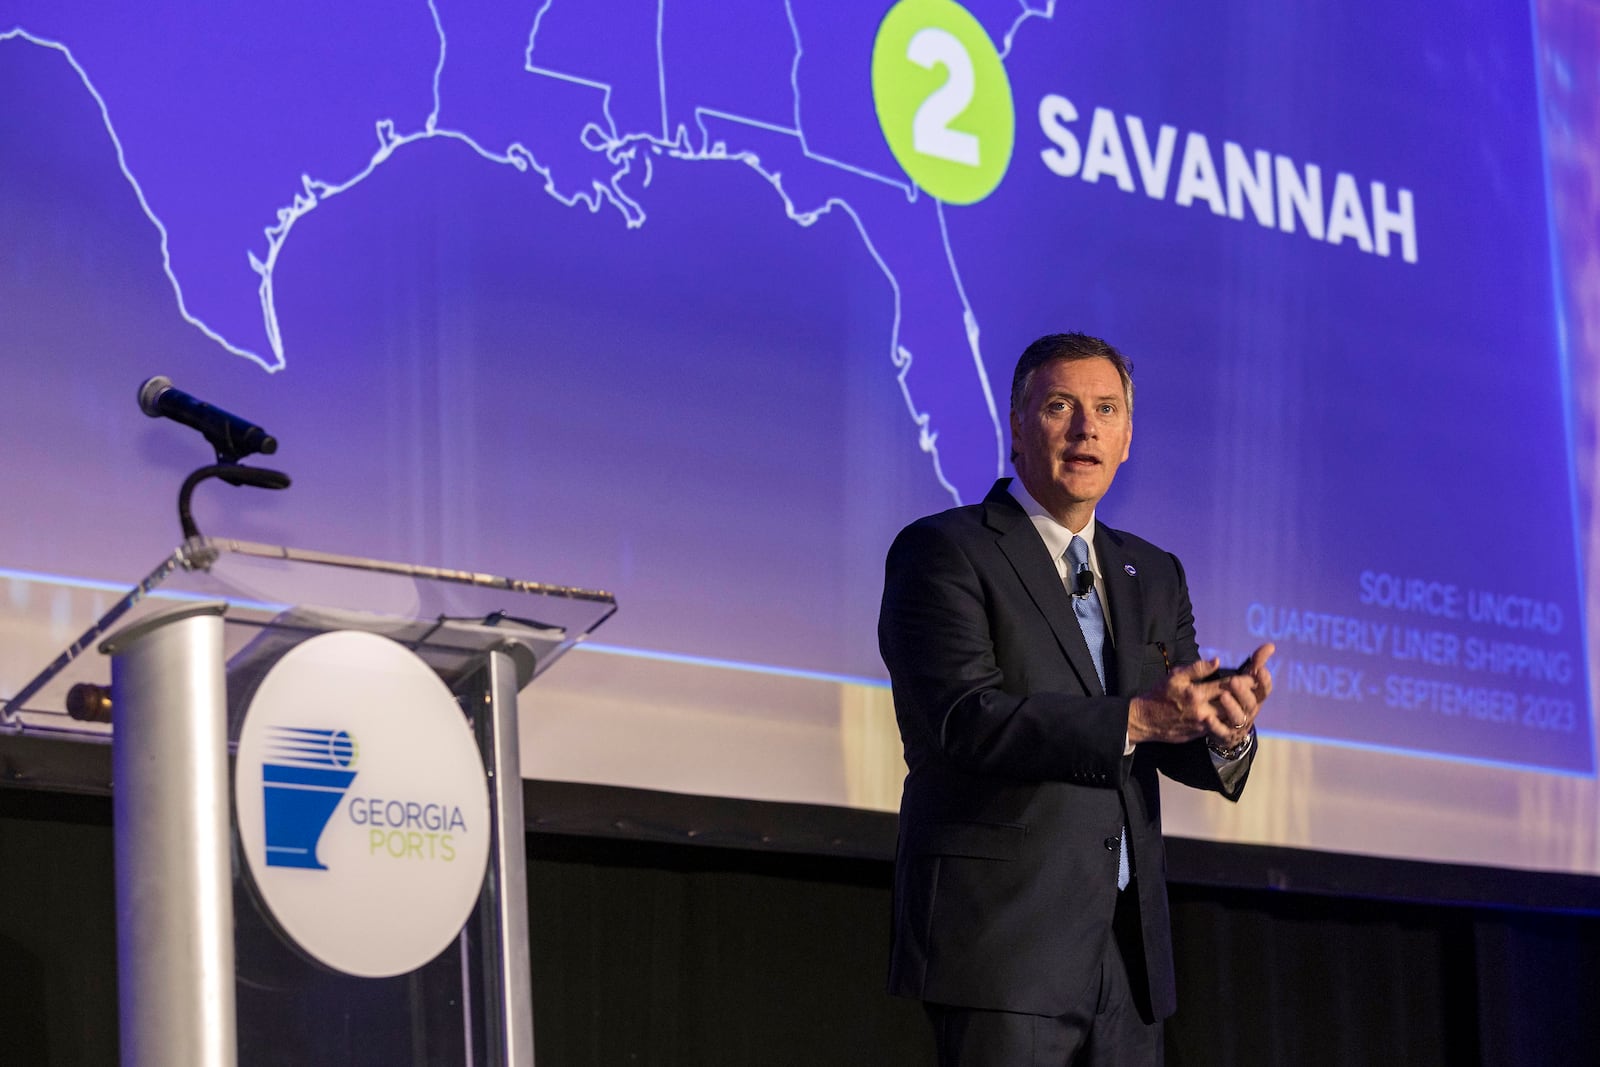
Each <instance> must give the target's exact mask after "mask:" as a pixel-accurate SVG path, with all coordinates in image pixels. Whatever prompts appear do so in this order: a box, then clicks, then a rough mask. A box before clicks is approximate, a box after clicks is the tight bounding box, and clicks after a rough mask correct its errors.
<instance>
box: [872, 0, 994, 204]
mask: <svg viewBox="0 0 1600 1067" xmlns="http://www.w3.org/2000/svg"><path fill="white" fill-rule="evenodd" d="M872 101H873V105H874V106H875V107H876V108H877V112H878V125H879V126H880V127H881V128H882V129H883V136H884V139H885V140H887V141H888V142H889V150H890V151H891V152H893V153H894V158H895V159H896V160H898V161H899V163H900V165H901V166H902V167H904V168H905V172H906V173H907V174H908V175H910V176H911V180H912V181H914V182H916V183H917V184H918V185H919V186H921V187H922V188H923V189H926V190H927V191H928V193H929V194H931V195H932V196H934V197H937V198H938V199H940V200H943V201H944V202H945V203H947V204H975V203H977V202H978V201H979V200H982V199H983V198H984V197H986V196H988V195H989V194H990V193H992V192H994V190H995V186H997V185H999V184H1000V179H1001V178H1003V177H1005V173H1006V167H1007V166H1008V165H1010V163H1011V149H1012V146H1013V145H1014V143H1015V141H1016V113H1015V111H1014V110H1013V107H1012V102H1011V82H1010V80H1009V79H1008V78H1007V77H1006V68H1005V64H1003V63H1002V62H1001V61H1000V53H999V52H998V51H996V50H995V47H994V42H993V41H991V40H989V35H988V34H987V33H986V32H984V29H983V26H982V25H980V24H979V22H978V20H977V19H975V18H973V17H972V15H971V13H970V12H968V11H967V9H966V8H964V7H962V6H961V5H960V4H958V3H956V2H955V0H900V2H899V3H897V4H895V5H894V7H892V8H890V9H889V13H888V14H887V15H885V16H884V17H883V21H882V22H881V23H879V24H878V36H877V38H876V39H875V40H874V41H873V44H872Z"/></svg>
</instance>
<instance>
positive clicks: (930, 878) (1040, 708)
mask: <svg viewBox="0 0 1600 1067" xmlns="http://www.w3.org/2000/svg"><path fill="white" fill-rule="evenodd" d="M1132 417H1133V382H1132V379H1131V377H1130V375H1129V372H1128V364H1127V361H1126V360H1125V359H1124V358H1123V356H1122V354H1121V353H1119V352H1118V351H1117V350H1116V349H1115V348H1113V347H1111V346H1110V345H1108V344H1106V343H1105V342H1104V341H1101V340H1098V339H1097V338H1093V337H1087V336H1085V335H1082V334H1053V335H1050V336H1048V337H1044V338H1041V339H1040V340H1038V341H1036V342H1034V343H1033V344H1032V345H1030V346H1029V347H1028V349H1027V350H1026V351H1025V352H1024V353H1023V354H1022V357H1021V359H1020V360H1018V363H1017V369H1016V373H1015V375H1014V376H1013V380H1012V396H1011V434H1012V462H1013V464H1014V466H1015V467H1016V471H1017V478H1016V479H1015V480H1012V479H1001V480H1000V481H999V482H997V483H996V484H995V487H994V488H993V489H992V490H991V491H990V493H989V495H988V497H987V498H986V499H985V500H984V501H983V502H982V503H981V504H976V505H972V506H969V507H961V508H955V509H953V510H950V511H946V512H942V513H940V514H938V515H931V516H929V517H927V518H924V519H921V520H919V521H918V522H915V523H913V524H912V525H910V526H908V527H907V528H906V529H905V530H903V531H901V533H900V535H899V537H897V538H896V539H895V542H894V545H893V547H892V548H890V550H889V557H888V563H887V567H886V576H885V583H884V592H883V606H882V611H881V614H880V615H879V621H878V638H879V645H880V648H881V650H882V653H883V659H884V662H885V663H886V664H887V665H888V668H889V676H890V678H891V680H892V682H893V686H894V703H895V715H896V718H897V719H898V721H899V725H900V735H901V738H902V740H903V741H904V744H905V756H906V764H907V767H908V772H909V773H908V774H907V776H906V782H905V791H904V794H903V796H902V800H901V807H900V841H899V848H898V850H897V854H896V859H895V901H894V945H893V951H892V959H891V965H890V977H889V985H890V991H891V992H893V993H896V994H900V995H903V996H910V997H916V998H918V999H920V1000H922V1001H923V1002H924V1003H925V1005H926V1006H927V1009H928V1014H929V1016H930V1018H931V1019H932V1021H933V1024H934V1032H935V1039H936V1042H937V1044H938V1048H939V1063H940V1064H941V1065H956V1064H959V1065H963V1067H972V1065H978V1064H982V1065H990V1064H993V1065H1005V1067H1012V1065H1016V1067H1024V1065H1026V1067H1034V1065H1045V1064H1048V1065H1050V1067H1063V1065H1066V1064H1095V1065H1100V1064H1123V1063H1137V1064H1156V1063H1160V1062H1161V1056H1162V1047H1161V1020H1162V1019H1164V1018H1165V1017H1166V1016H1168V1015H1170V1014H1171V1013H1172V1011H1173V1010H1174V1008H1175V1006H1176V996H1175V992H1174V988H1173V971H1172V941H1171V933H1170V930H1169V928H1168V918H1167V895H1166V859H1165V854H1164V851H1163V845H1162V840H1161V808H1160V800H1161V798H1160V792H1159V786H1158V782H1157V773H1158V772H1160V773H1164V774H1166V775H1167V776H1168V777H1170V778H1172V779H1174V780H1176V781H1178V782H1181V783H1183V784H1185V785H1189V786H1193V787H1196V788H1200V789H1210V790H1215V791H1218V792H1221V793H1223V794H1224V795H1227V796H1229V797H1232V798H1237V797H1238V795H1239V793H1240V791H1241V790H1242V789H1243V788H1244V784H1245V778H1246V777H1247V776H1248V773H1249V768H1250V763H1251V760H1252V759H1253V757H1254V754H1255V731H1254V721H1255V717H1256V713H1257V711H1258V710H1259V708H1260V706H1261V702H1262V701H1263V700H1265V699H1266V698H1267V695H1268V694H1269V693H1270V692H1271V690H1272V676H1271V674H1270V673H1269V672H1268V670H1267V667H1266V660H1267V657H1268V656H1270V655H1271V653H1272V646H1270V645H1266V646H1263V647H1262V648H1260V649H1257V650H1256V652H1255V654H1253V655H1252V656H1251V658H1250V660H1249V661H1248V662H1247V663H1246V664H1245V665H1244V668H1243V670H1242V671H1241V673H1239V674H1237V675H1234V676H1231V677H1227V678H1220V679H1211V678H1209V677H1208V676H1210V675H1212V674H1213V673H1214V672H1215V671H1216V670H1217V667H1218V663H1217V662H1216V661H1210V662H1203V661H1199V649H1198V646H1197V644H1196V641H1195V632H1194V617H1193V614H1192V612H1191V609H1190V605H1189V591H1188V586H1187V584H1186V582H1185V579H1184V573H1183V567H1182V565H1181V564H1179V562H1178V560H1177V557H1175V556H1172V555H1170V554H1168V553H1167V552H1164V551H1162V550H1161V549H1159V548H1157V547H1156V546H1154V545H1152V544H1150V543H1149V542H1147V541H1143V540H1140V539H1139V538H1137V537H1134V536H1133V535H1132V534H1127V533H1123V532H1121V531H1118V530H1113V529H1111V528H1109V527H1107V526H1105V525H1104V524H1101V523H1099V522H1097V521H1096V518H1095V508H1096V505H1097V504H1098V503H1099V501H1100V499H1101V497H1103V496H1104V495H1105V493H1106V490H1107V489H1109V488H1110V486H1111V482H1112V479H1113V478H1114V477H1115V475H1116V471H1117V467H1118V466H1119V465H1120V464H1121V463H1122V462H1123V461H1124V460H1126V459H1127V458H1128V451H1129V445H1130V443H1131V441H1132V435H1133V422H1132Z"/></svg>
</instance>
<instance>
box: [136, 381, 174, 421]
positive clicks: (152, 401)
mask: <svg viewBox="0 0 1600 1067" xmlns="http://www.w3.org/2000/svg"><path fill="white" fill-rule="evenodd" d="M171 388H172V379H171V378H168V377H167V376H166V375H165V374H158V375H156V376H155V377H154V378H150V379H148V380H146V382H145V383H144V384H143V385H141V386H139V410H140V411H142V412H144V413H145V414H146V415H149V416H150V417H151V418H152V419H159V418H160V417H161V408H160V406H159V404H160V401H161V394H162V393H164V392H166V391H167V390H168V389H171Z"/></svg>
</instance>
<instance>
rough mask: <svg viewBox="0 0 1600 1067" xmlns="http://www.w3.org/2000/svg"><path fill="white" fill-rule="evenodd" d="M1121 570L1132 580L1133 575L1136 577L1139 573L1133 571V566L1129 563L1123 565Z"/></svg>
mask: <svg viewBox="0 0 1600 1067" xmlns="http://www.w3.org/2000/svg"><path fill="white" fill-rule="evenodd" d="M1122 569H1123V570H1125V571H1127V572H1128V577H1129V578H1132V577H1134V576H1135V575H1137V574H1138V573H1139V572H1138V571H1137V570H1135V569H1134V566H1133V564H1131V563H1124V564H1123V565H1122Z"/></svg>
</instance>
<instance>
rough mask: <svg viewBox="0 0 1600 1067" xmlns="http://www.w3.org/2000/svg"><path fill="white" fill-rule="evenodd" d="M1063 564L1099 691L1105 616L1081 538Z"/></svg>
mask: <svg viewBox="0 0 1600 1067" xmlns="http://www.w3.org/2000/svg"><path fill="white" fill-rule="evenodd" d="M1067 563H1068V564H1069V566H1068V567H1067V570H1068V571H1069V581H1070V582H1071V589H1072V590H1073V591H1074V592H1073V595H1072V613H1073V614H1074V615H1076V616H1077V617H1078V629H1080V630H1082V631H1083V641H1084V644H1086V645H1088V646H1089V658H1090V659H1092V660H1094V672H1095V674H1097V675H1099V676H1100V688H1102V689H1104V688H1105V686H1106V616H1105V613H1104V612H1103V611H1102V610H1101V609H1100V597H1099V596H1097V595H1096V594H1095V591H1094V585H1093V577H1092V576H1093V573H1094V572H1093V571H1090V570H1089V543H1088V542H1087V541H1085V540H1084V539H1083V538H1081V537H1077V536H1074V537H1073V539H1072V543H1071V544H1070V545H1068V546H1067ZM1085 572H1088V573H1089V574H1090V576H1091V577H1089V578H1085V579H1083V580H1082V585H1085V586H1088V587H1089V591H1088V592H1087V593H1085V594H1084V595H1083V596H1079V595H1077V593H1076V592H1075V590H1077V589H1078V588H1080V580H1079V577H1078V576H1079V575H1080V574H1083V573H1085ZM1117 846H1118V847H1117V888H1118V889H1126V888H1128V828H1127V827H1126V826H1124V827H1123V828H1122V836H1121V839H1120V840H1119V841H1118V842H1117Z"/></svg>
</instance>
